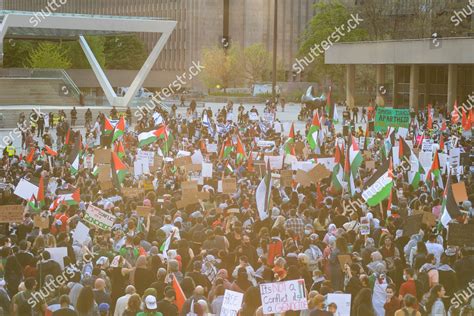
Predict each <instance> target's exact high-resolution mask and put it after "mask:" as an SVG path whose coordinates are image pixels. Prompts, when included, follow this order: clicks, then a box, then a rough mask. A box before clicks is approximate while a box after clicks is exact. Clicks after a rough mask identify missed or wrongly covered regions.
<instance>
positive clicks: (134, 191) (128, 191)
mask: <svg viewBox="0 0 474 316" xmlns="http://www.w3.org/2000/svg"><path fill="white" fill-rule="evenodd" d="M144 193H145V190H144V189H140V188H122V194H123V196H124V197H126V198H136V197H139V196H140V194H144Z"/></svg>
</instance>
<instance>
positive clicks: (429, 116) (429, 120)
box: [426, 104, 433, 129]
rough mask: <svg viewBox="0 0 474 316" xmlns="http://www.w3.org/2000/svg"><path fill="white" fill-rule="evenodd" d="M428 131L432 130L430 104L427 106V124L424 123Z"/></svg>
mask: <svg viewBox="0 0 474 316" xmlns="http://www.w3.org/2000/svg"><path fill="white" fill-rule="evenodd" d="M426 127H427V128H428V129H433V116H432V115H431V104H428V123H426Z"/></svg>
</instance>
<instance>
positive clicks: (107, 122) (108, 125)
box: [102, 117, 114, 135]
mask: <svg viewBox="0 0 474 316" xmlns="http://www.w3.org/2000/svg"><path fill="white" fill-rule="evenodd" d="M113 132H114V126H113V125H112V123H111V122H110V120H109V119H108V118H107V117H105V120H104V129H103V130H102V134H103V135H110V134H112V133H113Z"/></svg>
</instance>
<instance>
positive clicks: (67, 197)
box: [58, 188, 81, 205]
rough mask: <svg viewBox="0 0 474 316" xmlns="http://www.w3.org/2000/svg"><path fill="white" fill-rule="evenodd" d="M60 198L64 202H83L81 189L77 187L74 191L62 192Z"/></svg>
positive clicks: (74, 203)
mask: <svg viewBox="0 0 474 316" xmlns="http://www.w3.org/2000/svg"><path fill="white" fill-rule="evenodd" d="M58 198H59V201H60V202H61V203H62V204H66V205H78V204H79V203H80V202H81V189H80V188H77V189H76V190H74V192H72V193H66V194H61V195H59V196H58Z"/></svg>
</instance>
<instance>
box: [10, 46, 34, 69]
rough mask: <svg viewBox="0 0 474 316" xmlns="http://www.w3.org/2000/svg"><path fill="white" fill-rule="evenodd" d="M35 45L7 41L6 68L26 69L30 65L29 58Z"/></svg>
mask: <svg viewBox="0 0 474 316" xmlns="http://www.w3.org/2000/svg"><path fill="white" fill-rule="evenodd" d="M34 47H35V45H34V43H33V42H31V41H24V40H13V39H10V40H5V42H4V46H3V50H4V59H3V67H4V68H24V67H25V66H26V65H27V64H28V57H29V55H30V52H31V51H32V50H33V49H34Z"/></svg>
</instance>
